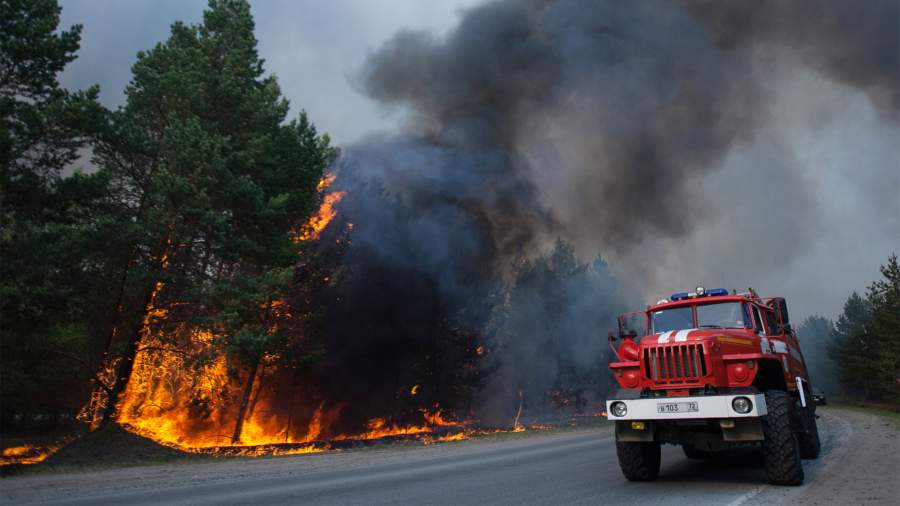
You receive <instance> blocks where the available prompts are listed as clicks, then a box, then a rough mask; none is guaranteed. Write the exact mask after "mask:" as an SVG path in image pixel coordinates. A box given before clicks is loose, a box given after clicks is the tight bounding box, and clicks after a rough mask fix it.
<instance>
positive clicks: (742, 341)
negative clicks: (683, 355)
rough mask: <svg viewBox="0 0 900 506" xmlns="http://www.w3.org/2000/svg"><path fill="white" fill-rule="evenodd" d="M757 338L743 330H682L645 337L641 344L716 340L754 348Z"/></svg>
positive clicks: (748, 331)
mask: <svg viewBox="0 0 900 506" xmlns="http://www.w3.org/2000/svg"><path fill="white" fill-rule="evenodd" d="M757 338H758V336H757V335H756V334H754V333H753V331H751V330H745V329H683V330H673V331H669V332H662V333H659V334H651V335H649V336H645V337H644V338H643V339H641V344H646V345H650V346H653V345H665V344H675V343H696V342H699V341H712V340H716V341H723V342H727V343H729V344H736V345H746V346H748V347H750V346H754V347H755V346H756V342H757V341H756V339H757Z"/></svg>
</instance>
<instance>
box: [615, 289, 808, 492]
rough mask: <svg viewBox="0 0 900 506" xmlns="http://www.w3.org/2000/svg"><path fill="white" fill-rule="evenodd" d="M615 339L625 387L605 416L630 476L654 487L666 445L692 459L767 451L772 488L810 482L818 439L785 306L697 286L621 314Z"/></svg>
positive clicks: (619, 372)
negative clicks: (806, 468) (807, 471)
mask: <svg viewBox="0 0 900 506" xmlns="http://www.w3.org/2000/svg"><path fill="white" fill-rule="evenodd" d="M609 337H610V346H611V347H612V348H613V353H614V355H615V358H614V359H613V361H612V362H611V363H610V364H609V367H610V369H611V370H612V373H613V376H614V378H615V379H616V382H617V383H618V385H619V387H620V389H619V391H618V393H617V395H616V396H615V398H614V399H611V400H608V401H607V406H606V407H607V413H608V415H607V416H608V418H609V419H610V420H614V421H615V422H616V451H617V453H618V457H619V465H620V467H621V468H622V472H623V474H624V475H625V477H626V478H628V479H629V480H633V481H649V480H654V479H656V477H657V476H658V475H659V467H660V445H661V444H664V443H667V444H674V445H681V446H682V448H683V450H684V453H685V456H686V457H688V458H691V459H702V458H708V457H711V456H713V455H714V454H715V452H719V451H722V450H727V449H731V448H735V447H740V446H761V447H762V451H763V454H764V460H765V467H766V472H767V474H768V477H769V481H770V482H772V483H774V484H779V485H799V484H801V483H803V466H802V462H801V459H814V458H817V457H818V456H819V433H818V429H817V428H816V415H815V410H816V407H815V403H814V402H813V401H812V385H811V383H810V379H809V374H808V373H807V370H806V366H805V364H804V361H803V354H802V353H801V352H800V343H799V342H798V340H797V334H796V333H795V332H794V330H793V328H792V327H791V324H790V321H789V319H788V311H787V304H786V303H785V300H784V299H783V298H780V297H772V298H763V297H759V296H758V295H757V294H756V292H754V291H753V290H752V289H750V290H749V291H747V292H745V293H735V292H732V293H729V292H728V291H727V290H725V289H721V288H720V289H714V290H706V289H704V288H703V287H697V289H696V290H695V291H693V292H684V293H676V294H674V295H672V296H671V297H669V298H668V299H664V300H661V301H659V302H657V303H656V304H654V305H652V306H648V307H647V309H646V310H645V311H637V312H633V313H626V314H623V315H621V316H620V317H619V329H618V332H617V333H612V332H611V333H610V336H609ZM615 341H619V343H618V347H616V344H615Z"/></svg>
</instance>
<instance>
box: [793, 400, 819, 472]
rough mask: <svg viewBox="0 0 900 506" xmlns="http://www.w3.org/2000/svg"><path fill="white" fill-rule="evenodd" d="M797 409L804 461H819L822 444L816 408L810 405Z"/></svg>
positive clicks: (801, 451) (801, 454)
mask: <svg viewBox="0 0 900 506" xmlns="http://www.w3.org/2000/svg"><path fill="white" fill-rule="evenodd" d="M797 409H798V411H799V415H800V456H801V457H803V458H804V459H817V458H819V452H820V451H821V448H822V444H821V443H820V442H819V427H818V426H817V425H816V410H815V406H814V405H813V404H812V403H809V404H808V405H807V406H806V407H805V408H797Z"/></svg>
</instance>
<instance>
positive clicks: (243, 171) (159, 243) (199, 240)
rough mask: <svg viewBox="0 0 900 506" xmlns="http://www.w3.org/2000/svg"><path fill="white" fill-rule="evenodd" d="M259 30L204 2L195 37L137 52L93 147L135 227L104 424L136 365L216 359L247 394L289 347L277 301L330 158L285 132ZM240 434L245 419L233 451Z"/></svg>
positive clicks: (283, 107) (112, 334) (243, 14)
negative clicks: (169, 358) (154, 357)
mask: <svg viewBox="0 0 900 506" xmlns="http://www.w3.org/2000/svg"><path fill="white" fill-rule="evenodd" d="M253 28H254V25H253V20H252V18H251V16H250V8H249V6H248V5H247V3H246V2H241V1H231V0H222V1H218V0H214V1H212V2H210V8H209V10H207V11H206V12H205V13H204V17H203V22H202V23H201V24H199V25H195V26H187V25H184V24H182V23H180V22H178V23H175V24H173V25H172V34H171V36H170V37H169V39H168V40H167V41H166V42H164V43H162V44H159V45H157V46H156V47H155V48H153V49H152V50H150V51H146V52H141V53H139V54H138V61H137V63H136V64H135V65H134V68H133V74H134V77H133V79H132V81H131V83H130V84H129V86H128V88H127V90H126V96H127V103H126V104H125V106H123V107H121V108H120V109H119V110H118V111H115V112H113V113H111V114H110V118H109V122H108V126H107V129H106V131H105V132H104V134H103V135H102V138H101V140H100V142H99V143H98V145H97V147H96V151H95V152H96V161H97V163H98V165H99V166H100V167H101V171H102V172H103V173H104V174H107V175H108V177H109V178H110V180H111V182H112V185H113V187H114V188H115V190H116V192H115V195H114V196H115V199H116V204H117V206H118V211H119V212H120V213H121V214H122V215H123V216H126V217H127V218H128V220H127V221H128V222H129V223H130V225H129V226H128V227H127V229H125V230H123V231H122V233H121V234H120V236H119V237H117V238H116V241H117V243H118V244H117V248H116V249H117V251H122V252H123V254H122V255H121V258H119V261H120V265H121V273H122V274H121V280H122V282H121V284H120V287H119V290H118V292H117V293H116V294H115V296H114V300H115V301H116V303H115V315H114V317H113V319H112V324H111V326H110V329H109V339H108V342H109V345H108V349H107V360H106V363H105V365H104V367H105V369H104V371H101V373H102V374H101V375H103V374H105V375H106V377H107V379H108V381H107V385H106V386H105V387H104V388H105V389H106V390H108V392H107V394H106V395H100V396H99V402H98V403H97V405H96V406H95V408H96V409H95V410H96V411H97V414H98V415H99V416H100V417H101V420H102V421H104V422H105V421H108V420H111V419H114V418H116V417H117V415H118V417H119V418H120V419H128V418H129V417H133V414H132V415H128V414H125V413H117V411H116V410H117V407H118V406H120V404H123V405H130V406H131V407H132V409H135V408H136V407H138V406H139V405H140V403H138V404H135V403H129V402H125V401H127V399H125V398H123V397H122V396H123V393H124V395H126V396H127V395H130V392H129V382H130V379H131V378H132V375H133V371H134V366H135V363H136V360H137V359H138V358H139V354H143V353H147V354H152V353H172V352H174V353H187V354H192V355H198V354H200V353H201V352H202V354H206V355H212V356H211V357H210V358H209V360H210V361H211V363H216V361H219V363H222V364H226V363H227V367H226V369H229V372H228V375H229V376H230V377H233V378H235V377H245V378H247V379H246V380H245V382H246V384H247V385H248V386H247V387H246V388H245V389H244V391H245V392H250V391H252V388H253V382H254V378H255V377H256V371H257V369H258V367H259V364H260V362H261V361H262V360H263V359H264V357H266V356H274V355H275V354H277V351H276V350H277V348H278V344H279V343H281V342H283V340H284V338H283V336H284V331H283V330H282V329H281V328H280V327H279V325H278V323H277V321H276V320H277V319H278V317H277V314H278V311H279V309H278V308H279V307H280V302H279V301H280V300H281V299H282V298H283V293H284V290H285V288H286V287H287V285H288V282H289V281H290V267H291V266H293V265H294V264H295V263H296V262H297V259H298V255H299V254H300V250H301V246H300V244H298V243H297V242H296V241H294V240H293V239H292V235H294V234H296V230H297V229H298V227H299V225H300V224H302V223H304V222H305V221H306V218H307V216H308V214H309V213H310V211H311V210H312V208H313V206H314V204H315V202H314V195H315V194H316V185H317V183H318V182H319V180H320V178H321V176H322V172H323V170H324V168H325V167H326V165H327V163H328V161H329V159H330V158H331V157H332V156H333V154H334V150H333V149H332V148H331V147H330V146H329V140H328V137H327V136H320V135H319V134H318V133H317V132H316V129H315V127H314V126H313V125H312V124H311V123H310V122H309V121H308V120H307V118H306V116H305V114H301V115H300V117H299V118H298V119H296V120H293V121H291V122H287V123H286V122H285V118H286V116H287V113H288V107H289V106H288V102H287V101H286V100H285V99H284V98H282V96H281V93H280V89H279V87H278V84H277V82H276V80H275V78H274V77H272V76H268V77H267V76H265V75H264V70H263V61H262V60H261V59H260V58H259V56H258V54H257V50H256V38H255V36H254V34H253ZM198 336H211V339H212V341H214V342H215V343H218V342H221V343H223V344H224V345H216V346H213V345H211V344H210V342H206V341H209V339H206V340H205V341H204V340H203V339H200V340H199V341H198V339H197V337H198ZM222 353H225V354H226V355H228V356H227V357H223V356H219V357H217V356H216V355H217V354H218V355H221V354H222ZM198 356H199V355H198ZM223 360H224V362H221V361H223ZM117 401H118V402H117ZM249 402H250V400H249V393H248V394H246V395H244V397H243V399H242V400H241V401H240V406H241V409H240V411H241V412H242V413H243V412H244V411H245V410H246V408H247V406H248V404H249ZM101 407H102V409H100V408H101ZM157 409H165V407H159V406H157ZM241 431H242V416H239V417H238V421H237V422H236V424H235V427H234V430H233V433H232V439H233V440H239V439H240V438H241Z"/></svg>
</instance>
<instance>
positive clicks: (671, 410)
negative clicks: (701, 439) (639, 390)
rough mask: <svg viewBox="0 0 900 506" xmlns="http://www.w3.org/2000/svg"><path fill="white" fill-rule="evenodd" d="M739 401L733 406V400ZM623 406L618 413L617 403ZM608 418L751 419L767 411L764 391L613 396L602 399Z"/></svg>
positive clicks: (763, 414) (618, 405)
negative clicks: (613, 397)
mask: <svg viewBox="0 0 900 506" xmlns="http://www.w3.org/2000/svg"><path fill="white" fill-rule="evenodd" d="M737 398H743V399H745V400H749V401H750V406H749V410H748V409H746V403H745V402H743V401H740V402H738V403H737V407H742V408H744V409H743V411H744V412H740V411H738V410H737V409H736V406H735V399H737ZM619 403H621V405H624V406H625V412H624V413H622V409H621V407H622V406H621V405H620V404H619ZM606 412H607V419H609V420H684V419H703V418H751V417H761V416H765V415H766V414H767V413H768V410H766V396H765V395H764V394H735V395H701V396H696V397H652V398H647V399H613V400H609V401H606Z"/></svg>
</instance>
